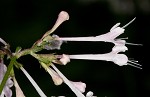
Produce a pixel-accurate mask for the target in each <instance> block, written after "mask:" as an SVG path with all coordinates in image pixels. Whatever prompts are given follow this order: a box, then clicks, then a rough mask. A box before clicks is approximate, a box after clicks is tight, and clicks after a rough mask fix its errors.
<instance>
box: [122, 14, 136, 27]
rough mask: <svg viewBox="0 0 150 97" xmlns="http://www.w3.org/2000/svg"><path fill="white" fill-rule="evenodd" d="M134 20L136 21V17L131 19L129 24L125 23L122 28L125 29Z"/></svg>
mask: <svg viewBox="0 0 150 97" xmlns="http://www.w3.org/2000/svg"><path fill="white" fill-rule="evenodd" d="M135 19H136V17H135V18H134V19H132V20H131V21H130V22H129V23H127V24H126V25H124V26H123V27H122V28H123V29H124V28H125V27H127V26H128V25H130V24H131V23H132V22H133V21H134V20H135Z"/></svg>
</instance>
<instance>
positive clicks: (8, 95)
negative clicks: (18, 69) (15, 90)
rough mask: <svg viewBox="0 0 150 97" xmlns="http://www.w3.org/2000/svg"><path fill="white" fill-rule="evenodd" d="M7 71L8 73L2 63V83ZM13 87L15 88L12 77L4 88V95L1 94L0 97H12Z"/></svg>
mask: <svg viewBox="0 0 150 97" xmlns="http://www.w3.org/2000/svg"><path fill="white" fill-rule="evenodd" d="M0 61H1V60H0ZM6 71H7V67H6V65H5V64H3V62H2V61H1V62H0V83H1V81H2V80H3V77H4V75H5V73H6ZM12 86H13V82H12V80H11V77H9V78H8V80H7V82H6V84H5V86H4V88H3V91H2V93H1V94H0V97H4V95H5V97H12V90H11V89H10V88H11V87H12Z"/></svg>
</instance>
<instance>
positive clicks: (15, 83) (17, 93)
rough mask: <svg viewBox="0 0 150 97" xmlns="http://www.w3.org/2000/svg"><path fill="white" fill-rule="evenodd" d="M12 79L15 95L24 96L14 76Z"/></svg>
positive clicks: (17, 96)
mask: <svg viewBox="0 0 150 97" xmlns="http://www.w3.org/2000/svg"><path fill="white" fill-rule="evenodd" d="M13 81H14V86H15V88H16V97H25V95H24V93H23V91H22V90H21V88H20V86H19V85H18V82H17V80H16V78H15V77H13Z"/></svg>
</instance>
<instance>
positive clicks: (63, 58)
mask: <svg viewBox="0 0 150 97" xmlns="http://www.w3.org/2000/svg"><path fill="white" fill-rule="evenodd" d="M60 62H61V63H62V64H63V65H66V64H67V63H68V62H70V58H69V56H68V55H65V54H63V55H62V56H61V58H60Z"/></svg>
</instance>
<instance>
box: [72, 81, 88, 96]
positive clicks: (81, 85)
mask: <svg viewBox="0 0 150 97" xmlns="http://www.w3.org/2000/svg"><path fill="white" fill-rule="evenodd" d="M70 82H71V83H72V84H73V85H74V86H75V87H76V88H77V89H78V90H79V91H80V92H81V93H84V92H85V88H86V84H85V83H83V82H73V81H70Z"/></svg>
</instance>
